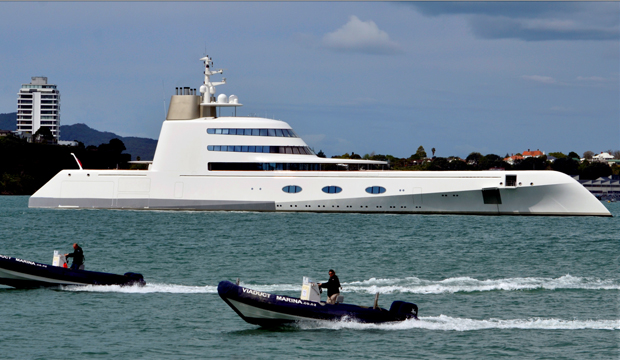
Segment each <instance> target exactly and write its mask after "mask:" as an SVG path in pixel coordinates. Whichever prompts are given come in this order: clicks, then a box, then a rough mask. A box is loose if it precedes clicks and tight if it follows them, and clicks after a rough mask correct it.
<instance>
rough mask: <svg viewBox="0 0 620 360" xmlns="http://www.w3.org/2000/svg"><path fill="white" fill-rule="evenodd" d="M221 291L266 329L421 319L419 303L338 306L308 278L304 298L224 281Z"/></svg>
mask: <svg viewBox="0 0 620 360" xmlns="http://www.w3.org/2000/svg"><path fill="white" fill-rule="evenodd" d="M217 292H218V294H219V295H220V297H221V298H222V300H224V301H225V302H226V303H227V304H228V305H229V306H230V307H231V308H232V309H233V310H234V311H235V312H236V313H237V314H238V315H239V316H241V318H242V319H243V320H245V321H247V322H248V323H250V324H254V325H259V326H263V327H272V326H280V325H284V324H287V323H292V322H296V321H307V320H351V321H357V322H361V323H385V322H395V321H404V320H407V319H417V318H418V307H417V305H416V304H412V303H408V302H404V301H394V302H393V303H392V306H391V307H390V310H386V309H382V308H380V307H378V306H377V300H378V294H377V297H375V305H374V306H369V307H366V306H359V305H351V304H344V303H342V302H341V301H342V296H340V297H339V298H340V299H339V300H337V302H336V303H335V304H327V303H325V302H322V301H320V290H319V287H318V286H317V284H316V283H314V282H311V281H308V280H307V278H304V284H303V286H302V294H301V297H300V298H294V297H289V296H284V295H275V294H270V293H265V292H261V291H257V290H253V289H249V288H246V287H243V286H239V285H238V284H234V283H232V282H230V281H221V282H220V283H219V285H218V287H217Z"/></svg>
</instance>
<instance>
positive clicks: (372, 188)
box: [366, 186, 385, 194]
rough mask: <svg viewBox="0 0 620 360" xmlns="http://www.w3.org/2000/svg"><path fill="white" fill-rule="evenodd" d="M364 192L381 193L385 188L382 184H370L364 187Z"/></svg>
mask: <svg viewBox="0 0 620 360" xmlns="http://www.w3.org/2000/svg"><path fill="white" fill-rule="evenodd" d="M366 192H367V193H369V194H383V193H384V192H385V188H384V187H382V186H370V187H367V188H366Z"/></svg>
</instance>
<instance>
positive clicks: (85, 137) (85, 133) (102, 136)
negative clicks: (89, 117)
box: [60, 124, 157, 160]
mask: <svg viewBox="0 0 620 360" xmlns="http://www.w3.org/2000/svg"><path fill="white" fill-rule="evenodd" d="M60 138H61V139H62V140H77V141H81V142H83V143H84V145H85V146H89V145H94V146H98V145H99V144H103V143H108V142H109V141H110V140H112V139H114V138H118V139H120V140H121V141H122V142H123V143H124V144H125V147H126V148H127V150H125V153H128V154H131V159H132V160H136V157H138V156H139V157H140V160H153V156H154V155H155V148H156V147H157V140H153V139H148V138H140V137H135V136H127V137H123V136H120V135H116V134H115V133H111V132H108V131H98V130H95V129H92V128H90V127H88V125H86V124H74V125H61V126H60Z"/></svg>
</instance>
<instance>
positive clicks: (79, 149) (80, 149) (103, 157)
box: [0, 134, 131, 195]
mask: <svg viewBox="0 0 620 360" xmlns="http://www.w3.org/2000/svg"><path fill="white" fill-rule="evenodd" d="M37 135H39V134H37ZM41 135H42V136H41V137H40V138H39V140H38V141H39V142H35V143H28V142H27V141H26V140H25V139H21V138H18V137H15V136H3V137H0V194H1V195H31V194H33V193H34V192H35V191H37V190H38V189H39V188H40V187H41V186H43V185H45V183H46V182H48V181H49V180H50V179H51V178H52V177H53V176H54V175H56V174H57V173H58V172H59V171H60V170H63V169H78V168H79V167H78V164H77V163H76V162H75V159H74V158H73V156H72V155H71V153H74V154H75V155H76V157H77V158H78V159H79V160H80V162H81V163H82V166H83V167H84V168H85V169H117V168H118V169H127V168H129V164H128V161H129V160H131V155H130V154H122V152H123V151H124V150H125V144H123V142H122V141H121V140H119V139H112V140H110V142H108V143H105V144H101V145H99V146H94V145H91V146H87V147H85V146H84V144H83V143H81V142H78V146H59V145H50V144H47V142H48V141H49V135H48V134H41Z"/></svg>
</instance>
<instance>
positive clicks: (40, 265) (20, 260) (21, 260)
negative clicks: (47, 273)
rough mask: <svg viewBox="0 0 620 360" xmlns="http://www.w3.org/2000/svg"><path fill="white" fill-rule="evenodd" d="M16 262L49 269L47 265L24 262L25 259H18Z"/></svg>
mask: <svg viewBox="0 0 620 360" xmlns="http://www.w3.org/2000/svg"><path fill="white" fill-rule="evenodd" d="M15 261H18V262H21V263H24V264H28V265H34V266H39V267H44V268H46V267H47V266H46V265H43V264H37V263H36V262H34V261H28V260H23V259H18V258H15Z"/></svg>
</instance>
